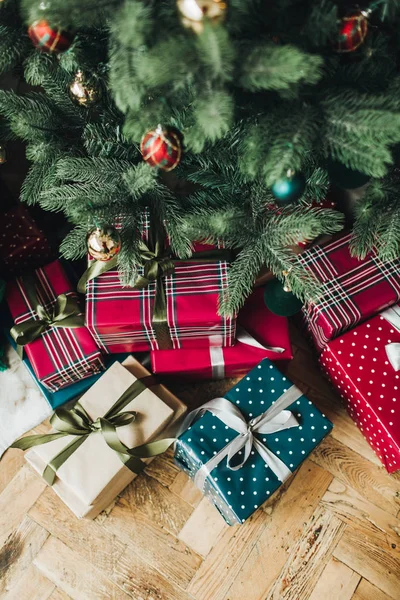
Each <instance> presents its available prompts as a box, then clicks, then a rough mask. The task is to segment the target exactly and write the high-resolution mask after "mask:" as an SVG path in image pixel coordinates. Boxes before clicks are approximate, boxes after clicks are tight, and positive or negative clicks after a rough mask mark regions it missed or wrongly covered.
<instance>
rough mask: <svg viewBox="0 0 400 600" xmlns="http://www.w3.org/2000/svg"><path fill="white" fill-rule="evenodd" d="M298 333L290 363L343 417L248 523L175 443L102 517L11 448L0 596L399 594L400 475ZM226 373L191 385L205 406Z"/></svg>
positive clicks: (30, 599)
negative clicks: (74, 502) (203, 484)
mask: <svg viewBox="0 0 400 600" xmlns="http://www.w3.org/2000/svg"><path fill="white" fill-rule="evenodd" d="M293 335H294V338H295V358H294V360H293V361H292V362H291V363H290V365H289V367H288V369H287V373H288V375H289V377H290V379H292V381H293V382H295V383H296V384H297V385H298V386H299V387H300V388H301V389H302V390H303V391H304V393H305V394H307V395H308V396H309V398H310V399H311V400H312V401H313V402H315V404H316V405H317V406H318V407H319V408H320V409H322V410H323V412H324V413H325V414H326V415H327V416H328V417H329V418H330V419H331V420H332V421H333V423H334V426H335V427H334V429H333V432H332V434H331V435H330V436H329V437H328V438H327V439H326V440H325V441H324V442H323V443H322V444H321V445H320V447H319V448H318V449H317V450H316V451H314V453H313V454H312V455H311V457H310V458H309V459H308V460H306V462H305V463H304V464H303V465H302V466H301V467H300V469H299V470H298V471H297V472H296V473H295V474H294V475H293V477H292V478H291V479H290V480H289V481H288V482H287V484H286V485H285V486H284V489H281V491H280V492H279V493H277V494H276V495H275V496H274V497H272V498H271V499H270V500H269V501H268V502H267V503H266V504H264V505H263V507H262V508H260V509H258V510H257V512H256V513H255V514H254V515H253V517H252V518H251V519H249V521H248V522H246V523H245V524H244V525H241V526H235V527H229V526H227V525H226V524H225V523H224V521H223V520H222V518H221V517H220V516H219V513H218V512H217V511H216V510H215V509H214V508H213V507H212V506H211V505H210V504H209V503H208V501H207V500H206V499H203V498H202V496H201V494H200V493H199V491H198V490H197V489H196V488H195V487H194V486H193V484H192V483H191V482H190V481H189V480H188V479H187V477H186V475H184V474H183V473H181V472H179V470H178V469H177V468H176V467H175V466H174V464H173V462H172V460H171V454H168V455H166V456H163V457H160V458H158V459H156V460H154V461H153V463H152V464H151V465H150V466H149V468H148V469H147V470H146V473H145V474H142V475H141V476H139V477H138V478H137V479H136V480H135V481H134V482H133V483H132V484H131V485H130V486H129V487H128V488H127V489H126V490H125V492H124V493H123V494H122V495H121V497H119V498H118V499H117V500H116V502H115V503H114V504H113V505H112V506H110V507H109V508H108V509H107V510H106V511H104V512H103V513H102V514H101V515H99V517H98V518H97V519H96V520H95V521H85V520H82V521H79V520H77V519H76V518H75V517H74V516H73V515H72V514H71V513H70V512H69V511H68V509H67V508H66V507H65V506H64V505H63V504H62V502H61V501H60V500H59V499H58V498H57V497H56V496H55V494H54V493H53V492H52V490H51V489H50V488H47V487H46V485H45V484H44V483H43V482H42V481H41V480H40V478H38V477H37V475H36V474H34V473H33V472H32V471H31V470H30V468H29V467H28V466H27V465H26V464H24V460H23V455H22V453H21V452H20V451H16V450H14V451H8V452H7V453H6V455H5V456H4V458H3V459H2V461H1V462H0V538H1V539H0V545H1V552H0V598H1V599H6V600H11V599H12V600H47V599H51V600H66V599H68V598H74V599H76V600H86V599H87V600H97V599H102V600H111V599H118V600H119V599H121V600H122V599H126V600H127V599H129V598H133V599H134V600H160V599H162V600H188V599H192V600H193V599H195V600H267V599H274V600H278V599H279V600H280V599H285V600H348V599H350V598H352V599H353V600H387V599H389V598H391V599H393V600H400V476H399V475H391V476H389V475H388V474H387V473H386V471H385V470H384V469H383V467H382V466H380V463H379V461H378V460H377V458H376V457H375V455H374V453H373V452H372V450H371V449H370V447H369V446H368V444H367V443H366V442H365V441H364V439H363V437H362V436H361V435H360V433H359V432H358V430H357V428H356V427H355V425H354V424H353V423H352V421H351V420H350V418H349V417H348V416H347V414H346V412H345V411H344V409H343V408H342V407H341V405H340V401H339V399H338V397H337V396H336V394H334V393H333V392H332V391H331V389H330V387H329V385H328V384H327V383H326V382H325V381H324V380H323V378H322V376H321V375H320V374H319V372H318V369H317V366H316V363H315V359H314V358H313V357H312V356H311V354H310V352H309V350H308V347H307V345H306V344H305V343H304V342H302V340H301V339H300V338H298V336H297V335H296V332H293ZM231 383H232V382H231ZM222 385H225V386H226V382H224V384H221V383H218V384H217V383H215V384H207V385H203V386H200V385H196V386H188V385H187V386H185V388H182V387H181V388H180V392H181V397H182V398H183V399H184V400H185V401H187V402H188V404H189V406H190V407H194V406H196V405H199V404H200V403H201V402H204V401H206V400H208V399H211V398H212V397H214V396H215V395H217V394H219V393H220V392H221V386H222ZM178 387H179V386H175V391H176V390H177V389H178ZM47 428H48V425H47V424H43V425H42V426H40V427H39V428H37V429H36V430H35V431H45V430H46V429H47Z"/></svg>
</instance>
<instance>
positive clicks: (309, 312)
mask: <svg viewBox="0 0 400 600" xmlns="http://www.w3.org/2000/svg"><path fill="white" fill-rule="evenodd" d="M350 240H351V236H350V235H344V236H343V235H342V236H340V237H339V238H338V239H336V240H335V241H333V242H330V243H328V244H326V245H323V246H318V245H317V246H313V247H312V248H310V249H309V250H306V251H305V252H303V254H301V255H300V256H299V257H298V259H299V260H300V262H301V263H302V264H303V266H304V267H305V268H306V269H307V270H308V271H311V272H312V273H313V274H314V275H315V277H316V278H317V279H318V281H319V282H320V284H321V285H320V295H319V300H317V301H314V300H309V301H308V302H307V303H306V304H305V305H304V307H303V309H302V312H303V319H304V322H305V324H306V326H307V328H308V330H309V332H310V333H311V335H312V337H313V341H314V343H315V345H316V347H317V348H318V350H320V351H321V350H323V348H324V347H325V345H326V344H327V343H328V342H329V341H330V340H333V339H334V338H335V337H338V336H339V335H340V334H342V333H344V332H345V331H347V330H348V329H351V328H352V327H354V326H355V325H357V324H358V323H360V322H362V321H365V320H366V319H369V318H370V317H372V316H374V315H376V314H378V313H379V312H380V311H382V310H383V309H385V308H388V307H389V306H391V305H392V304H395V303H396V302H398V301H399V300H400V258H398V259H396V260H392V261H383V260H381V259H380V258H378V256H377V254H376V252H375V251H373V252H370V253H369V254H368V255H367V256H366V258H365V259H363V260H359V259H357V258H355V257H353V256H351V254H350V245H349V244H350Z"/></svg>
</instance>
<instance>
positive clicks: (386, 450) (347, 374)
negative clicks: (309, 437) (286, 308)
mask: <svg viewBox="0 0 400 600" xmlns="http://www.w3.org/2000/svg"><path fill="white" fill-rule="evenodd" d="M320 363H321V365H322V367H323V369H324V371H325V372H326V373H327V375H328V377H329V378H330V380H331V381H332V383H333V385H334V386H335V388H336V389H337V390H338V391H339V393H340V394H341V396H342V398H343V399H344V400H345V403H346V405H347V410H348V412H349V414H350V416H351V418H352V419H353V421H354V422H355V423H356V424H357V425H358V427H359V429H360V430H361V432H362V433H363V435H364V437H365V438H366V440H367V441H368V443H369V444H370V446H371V447H372V448H373V449H374V450H375V452H376V454H377V455H378V457H379V458H380V460H381V461H382V463H383V464H384V466H385V468H386V469H387V471H389V473H392V472H393V471H397V470H398V469H400V418H399V415H400V408H399V406H398V404H399V403H400V391H399V390H400V370H399V369H400V306H399V305H395V306H393V307H391V308H389V309H387V310H385V311H384V312H382V313H381V314H380V315H377V316H375V317H373V318H372V319H369V320H368V321H366V322H365V323H362V324H361V325H358V327H356V328H355V329H354V330H353V331H348V332H347V333H345V334H343V335H342V336H340V337H339V338H336V339H335V340H332V341H331V342H329V344H327V346H326V347H325V349H324V351H323V352H322V354H321V357H320Z"/></svg>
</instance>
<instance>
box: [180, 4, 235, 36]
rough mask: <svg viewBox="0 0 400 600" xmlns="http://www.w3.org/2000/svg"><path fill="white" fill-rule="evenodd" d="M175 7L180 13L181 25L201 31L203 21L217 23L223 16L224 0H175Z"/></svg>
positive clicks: (224, 9)
mask: <svg viewBox="0 0 400 600" xmlns="http://www.w3.org/2000/svg"><path fill="white" fill-rule="evenodd" d="M177 7H178V10H179V12H180V13H181V15H182V25H184V26H185V27H190V28H191V29H193V31H195V32H196V33H201V32H202V31H203V28H204V21H205V20H207V21H209V22H211V23H219V22H220V21H222V20H223V19H224V18H225V14H226V9H227V2H226V0H177Z"/></svg>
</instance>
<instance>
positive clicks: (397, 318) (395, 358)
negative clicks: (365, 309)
mask: <svg viewBox="0 0 400 600" xmlns="http://www.w3.org/2000/svg"><path fill="white" fill-rule="evenodd" d="M381 317H383V318H384V319H386V321H388V323H390V324H391V325H392V326H393V327H394V328H395V329H396V330H397V331H398V332H399V333H400V307H399V306H392V307H391V308H388V309H387V310H384V311H383V312H381ZM385 350H386V356H387V357H388V360H389V362H390V364H391V365H392V367H393V369H394V370H395V371H399V370H400V343H395V342H393V343H391V344H386V346H385Z"/></svg>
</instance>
